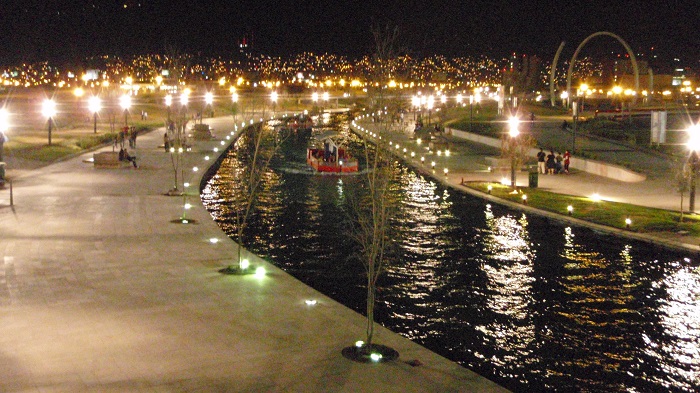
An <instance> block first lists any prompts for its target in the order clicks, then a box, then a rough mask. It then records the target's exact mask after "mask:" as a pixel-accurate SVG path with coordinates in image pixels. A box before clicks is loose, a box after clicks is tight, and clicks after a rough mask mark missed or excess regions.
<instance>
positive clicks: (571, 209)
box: [566, 205, 574, 215]
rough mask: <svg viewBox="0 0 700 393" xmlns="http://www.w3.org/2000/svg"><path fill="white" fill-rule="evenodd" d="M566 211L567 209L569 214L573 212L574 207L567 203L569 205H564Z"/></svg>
mask: <svg viewBox="0 0 700 393" xmlns="http://www.w3.org/2000/svg"><path fill="white" fill-rule="evenodd" d="M566 211H568V212H569V215H571V213H573V212H574V207H573V206H571V205H569V206H567V207H566Z"/></svg>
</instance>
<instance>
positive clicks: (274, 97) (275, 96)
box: [270, 91, 279, 116]
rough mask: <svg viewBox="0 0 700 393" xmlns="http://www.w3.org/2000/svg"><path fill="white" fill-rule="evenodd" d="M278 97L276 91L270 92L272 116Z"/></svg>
mask: <svg viewBox="0 0 700 393" xmlns="http://www.w3.org/2000/svg"><path fill="white" fill-rule="evenodd" d="M278 97H279V95H278V94H277V92H276V91H273V92H272V93H270V100H271V101H272V115H273V116H274V115H275V108H276V106H277V98H278Z"/></svg>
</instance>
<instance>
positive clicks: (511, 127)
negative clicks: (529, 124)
mask: <svg viewBox="0 0 700 393" xmlns="http://www.w3.org/2000/svg"><path fill="white" fill-rule="evenodd" d="M519 124H520V120H519V119H518V118H517V117H515V116H513V117H511V118H510V119H508V135H510V136H511V137H512V138H515V137H516V136H518V135H519V134H520V130H518V125H519Z"/></svg>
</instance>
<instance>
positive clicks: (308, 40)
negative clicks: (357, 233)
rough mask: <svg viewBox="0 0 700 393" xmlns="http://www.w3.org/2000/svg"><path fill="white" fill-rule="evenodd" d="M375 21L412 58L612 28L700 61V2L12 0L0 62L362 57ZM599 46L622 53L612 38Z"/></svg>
mask: <svg viewBox="0 0 700 393" xmlns="http://www.w3.org/2000/svg"><path fill="white" fill-rule="evenodd" d="M373 24H374V25H381V26H386V25H388V24H391V25H396V26H398V27H399V29H400V32H401V47H402V48H403V49H404V51H405V52H406V53H408V54H410V55H414V56H428V55H432V54H443V55H447V56H466V55H480V54H484V55H489V56H501V55H506V54H508V53H511V52H518V53H526V54H536V55H539V56H541V57H543V58H545V59H551V58H552V57H553V55H554V53H555V52H556V49H557V47H558V45H559V43H560V42H561V41H562V40H563V41H566V42H567V47H566V48H567V49H568V50H569V51H570V52H571V53H572V52H573V50H574V49H575V47H576V46H577V45H578V44H579V43H580V42H581V41H582V40H583V39H584V38H585V37H587V36H588V35H590V34H592V33H594V32H596V31H600V30H606V31H610V32H613V33H616V34H618V35H620V36H622V37H623V38H624V39H625V40H627V41H628V43H629V44H630V45H631V46H632V47H633V49H634V50H635V51H639V52H645V53H649V49H650V48H651V47H654V48H655V53H657V55H658V56H659V57H661V58H662V59H664V61H666V60H670V59H672V58H673V57H678V58H680V59H681V60H682V61H683V63H684V64H686V65H694V66H697V65H698V59H699V58H700V44H699V42H700V39H699V38H700V28H699V27H700V6H699V5H698V3H697V1H687V0H682V1H681V0H676V1H674V0H668V1H654V0H651V1H642V0H639V1H615V0H610V1H597V0H596V1H593V0H589V1H586V0H559V1H528V0H518V1H460V0H452V1H440V0H433V1H411V0H407V1H382V2H371V1H333V0H326V1H303V0H298V1H287V0H279V1H266V0H259V1H249V0H244V1H234V0H228V1H226V0H219V1H214V0H202V1H196V0H192V1H184V0H140V1H139V0H121V1H117V0H83V1H74V0H3V1H2V2H1V3H0V34H1V35H2V37H3V39H2V40H0V64H5V65H7V64H8V63H15V62H17V61H41V60H51V61H74V60H76V59H81V58H82V57H84V56H87V55H95V54H117V55H130V54H142V53H166V52H172V51H173V50H175V51H179V52H188V53H202V54H205V55H217V54H221V55H227V54H230V53H231V52H233V51H234V50H235V47H236V44H237V42H238V40H239V39H240V38H241V37H242V36H243V35H244V34H250V35H252V37H253V45H254V48H255V49H256V50H257V51H259V52H262V53H264V54H268V55H273V56H283V55H286V54H294V53H299V52H302V51H310V52H329V53H335V54H340V55H347V56H349V57H351V58H355V57H359V56H362V55H364V54H369V53H371V52H372V35H371V32H370V27H371V26H372V25H373ZM590 46H591V49H590V50H591V51H595V50H597V51H602V50H606V49H609V50H610V51H616V52H622V51H623V48H622V47H621V46H620V45H618V44H616V42H615V41H614V40H612V39H605V38H603V39H598V40H595V43H594V42H591V45H590Z"/></svg>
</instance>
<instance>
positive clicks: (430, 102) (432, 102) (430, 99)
mask: <svg viewBox="0 0 700 393" xmlns="http://www.w3.org/2000/svg"><path fill="white" fill-rule="evenodd" d="M427 100H428V101H427V108H428V126H430V115H431V111H432V110H433V106H434V105H435V97H433V96H432V95H430V96H428V98H427Z"/></svg>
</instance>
